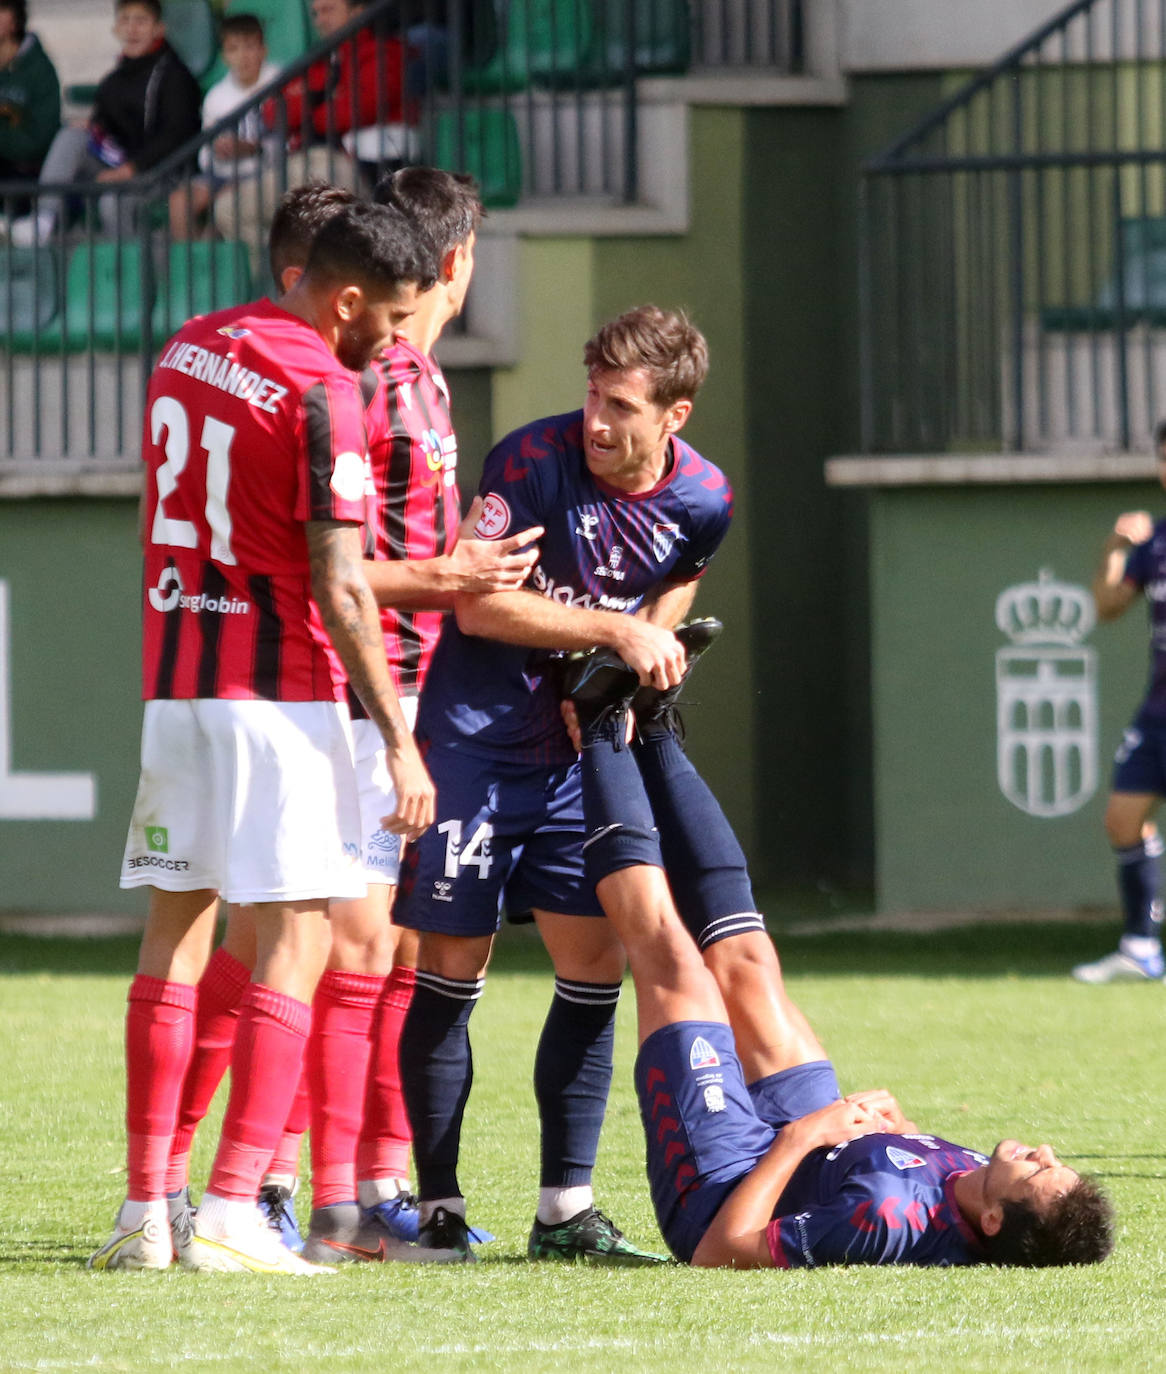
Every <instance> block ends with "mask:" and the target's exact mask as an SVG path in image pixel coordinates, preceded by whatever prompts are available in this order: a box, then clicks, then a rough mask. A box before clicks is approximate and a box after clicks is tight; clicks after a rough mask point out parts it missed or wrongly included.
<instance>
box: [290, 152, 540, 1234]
mask: <svg viewBox="0 0 1166 1374" xmlns="http://www.w3.org/2000/svg"><path fill="white" fill-rule="evenodd" d="M374 198H375V199H377V200H378V201H381V202H382V203H385V204H389V205H392V206H394V207H395V208H397V209H399V210H401V211H402V212H403V213H405V214H406V215H407V216H408V217H409V219H410V221H411V222H412V223H413V224H414V225H415V226H416V227H417V228H418V231H419V232H420V233H421V235H422V236H423V237H424V238H425V240H426V241H427V242H428V243H429V245H430V246H431V247H432V249H433V251H434V256H435V259H436V261H437V264H438V278H437V284H436V285H435V286H434V287H433V288H432V289H431V290H430V291H428V292H426V293H425V294H424V295H423V296H422V298H421V302H420V304H419V305H418V308H417V310H416V311H415V312H414V314H413V315H412V316H411V317H410V321H409V326H408V328H407V329H404V330H402V331H401V333H400V334H399V335H398V336H397V340H396V342H395V343H394V345H393V347H392V348H391V349H389V350H388V351H387V352H385V353H384V354H382V355H381V357H379V358H378V359H377V360H376V361H375V362H374V364H373V366H372V368H371V369H370V372H371V373H372V374H373V375H372V376H370V374H369V373H366V374H365V377H364V379H363V380H364V382H365V384H366V386H367V388H368V391H367V394H368V395H369V397H370V400H369V409H368V431H369V454H370V460H371V466H372V487H373V498H372V502H371V510H370V518H369V523H368V530H367V534H366V550H365V551H366V555H367V556H368V558H369V559H371V561H370V562H367V563H366V565H365V573H366V576H367V577H368V579H369V584H370V586H371V587H372V589H373V592H374V594H375V595H376V598H377V601H378V602H379V604H380V605H381V607H382V611H381V622H382V628H383V630H384V635H385V649H386V654H387V656H388V661H389V666H390V670H391V671H392V673H393V677H394V681H395V682H396V685H397V690H398V693H399V694H400V696H401V700H402V705H403V707H404V709H405V710H406V713H407V714H409V715H410V718H412V714H413V711H414V710H415V707H416V699H417V695H418V693H419V691H420V689H421V686H422V683H423V682H424V678H425V674H426V671H427V669H428V666H429V660H430V657H431V655H432V652H433V647H434V644H435V643H436V640H437V636H438V633H439V631H440V628H441V623H442V620H443V617H444V614H445V612H446V611H447V610H448V609H449V608H450V607H451V606H452V602H453V596H454V594H455V593H457V592H464V591H477V592H487V591H490V590H493V591H503V590H507V589H509V590H515V589H517V588H518V587H520V586H521V585H522V583H523V582H524V581H525V580H526V577H527V575H528V573H529V571H530V569H531V567H532V566H533V563H534V561H535V558H536V557H537V547H536V546H535V545H534V541H535V540H536V539H537V538H538V536H539V535H540V534H541V533H542V530H541V528H539V527H535V528H532V529H527V530H524V531H522V532H520V533H517V534H515V535H514V536H512V537H511V538H509V539H507V540H502V541H499V542H498V543H497V544H496V545H495V546H494V549H493V552H492V553H484V552H483V541H481V540H477V539H473V538H472V537H471V531H472V529H473V525H474V523H475V522H476V519H477V515H478V513H479V511H480V502H479V503H476V504H475V507H474V510H473V511H471V514H470V517H469V520H468V522H467V523H466V525H465V526H464V527H463V529H462V533H463V534H464V536H465V537H464V539H462V538H458V532H459V530H458V527H459V521H460V498H459V494H458V488H457V473H456V464H457V441H456V439H455V437H454V430H453V423H452V420H451V418H450V413H449V390H448V388H447V386H446V382H445V378H444V376H443V374H442V371H441V368H440V366H439V365H438V363H437V361H436V359H435V358H434V357H433V349H434V347H435V345H436V344H437V341H438V339H439V338H440V336H441V333H442V331H443V330H444V328H445V326H446V325H447V324H448V323H449V322H450V321H451V320H452V319H454V318H455V317H456V316H457V315H458V314H459V313H460V312H461V310H462V307H463V305H464V302H465V297H466V292H467V289H468V287H469V284H470V278H471V276H472V274H473V269H474V246H475V240H476V235H477V230H478V225H479V223H480V220H481V215H482V207H481V203H480V201H479V199H478V195H477V191H476V188H475V186H474V184H473V182H472V181H471V180H470V179H469V178H466V177H458V176H454V175H452V174H451V173H449V172H445V171H441V170H439V169H437V168H433V167H409V168H405V169H403V170H401V171H399V172H397V173H396V174H395V175H394V176H392V177H390V178H387V179H386V180H385V181H384V182H382V183H381V184H380V185H379V186H378V188H377V191H376V193H375V196H374ZM374 382H375V386H373V385H372V383H374ZM487 547H488V546H487ZM349 705H350V709H351V711H352V715H353V735H354V742H355V750H356V754H355V757H356V768H357V778H358V782H359V785H360V791H361V814H362V819H363V825H364V834H363V843H362V852H361V859H362V864H363V868H364V876H365V879H366V881H367V882H368V895H367V897H365V898H363V899H356V900H347V901H335V902H333V903H332V906H331V925H332V950H331V954H330V955H329V960H328V970H327V972H326V973H325V975H324V977H323V979H322V980H321V983H320V988H319V990H318V992H317V994H316V1001H315V1006H314V1015H313V1029H312V1039H311V1044H310V1049H309V1055H308V1065H309V1072H310V1079H311V1093H310V1096H311V1103H312V1133H311V1154H312V1202H313V1211H312V1218H311V1229H310V1233H309V1236H308V1240H307V1244H306V1246H305V1249H304V1254H305V1256H307V1257H309V1258H313V1259H316V1260H323V1261H328V1260H336V1259H341V1260H344V1259H352V1260H360V1259H377V1258H382V1257H385V1256H386V1255H387V1254H389V1253H399V1251H397V1249H396V1247H395V1246H394V1242H395V1241H400V1240H414V1239H416V1236H417V1226H418V1214H417V1209H416V1205H415V1203H414V1201H413V1198H412V1196H411V1194H410V1193H409V1190H408V1177H409V1154H410V1145H411V1132H410V1130H409V1124H408V1117H407V1115H406V1112H405V1106H404V1100H403V1095H402V1090H401V1081H400V1069H399V1067H398V1058H399V1041H400V1034H401V1028H402V1026H403V1024H404V1019H405V1014H406V1012H407V1011H408V1008H409V1003H410V1000H411V996H412V990H413V971H414V966H415V964H416V945H417V941H416V936H415V935H414V933H413V932H412V931H407V930H403V929H401V928H399V927H395V926H393V925H392V924H391V923H390V911H391V907H392V901H393V897H394V894H395V891H396V881H397V873H398V868H399V861H400V841H399V839H398V838H397V837H396V836H394V835H392V834H390V833H388V832H386V831H385V830H384V829H383V828H382V827H381V826H380V824H379V822H378V820H377V817H378V816H379V815H380V814H381V812H382V811H383V810H384V807H385V797H384V787H385V775H384V767H383V761H382V747H381V744H380V741H379V738H378V737H377V734H376V731H375V729H374V728H373V726H372V723H371V722H370V721H369V720H368V719H367V718H366V713H365V712H364V711H363V710H362V708H361V704H360V702H359V701H358V700H357V699H355V698H354V697H352V696H351V694H350V701H349ZM366 1064H367V1085H366V1081H365V1075H364V1074H363V1073H362V1068H363V1066H364V1065H366ZM366 1086H367V1091H366Z"/></svg>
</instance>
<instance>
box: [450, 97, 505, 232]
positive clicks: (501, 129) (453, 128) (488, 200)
mask: <svg viewBox="0 0 1166 1374" xmlns="http://www.w3.org/2000/svg"><path fill="white" fill-rule="evenodd" d="M433 161H434V164H435V165H436V166H438V167H444V168H445V169H446V171H449V172H468V173H469V174H470V176H472V177H473V178H474V179H475V180H476V181H477V183H478V188H479V192H480V194H481V197H482V204H483V205H485V206H487V207H488V208H492V209H504V208H506V207H508V206H512V205H516V204H517V203H518V198H519V196H520V195H521V194H522V152H521V150H520V148H519V146H518V126H517V124H516V123H515V122H514V116H513V115H512V114H511V113H510V111H509V110H502V109H494V108H489V107H487V108H480V107H477V106H473V107H470V108H468V109H463V110H462V124H461V145H460V150H459V141H458V118H457V114H456V113H455V112H454V111H452V110H443V111H441V113H440V114H438V116H437V126H436V130H435V135H434V152H433Z"/></svg>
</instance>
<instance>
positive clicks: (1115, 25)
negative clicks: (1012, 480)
mask: <svg viewBox="0 0 1166 1374" xmlns="http://www.w3.org/2000/svg"><path fill="white" fill-rule="evenodd" d="M860 294H861V304H862V363H861V366H862V398H863V414H862V421H863V446H864V448H865V449H866V450H867V451H870V452H889V451H896V452H931V453H941V452H945V451H950V452H969V451H976V450H981V451H988V450H995V451H1001V450H1003V451H1016V452H1021V451H1048V450H1052V449H1057V450H1074V449H1076V450H1078V451H1087V452H1089V451H1091V452H1103V451H1121V450H1129V449H1131V448H1138V447H1143V446H1145V445H1146V444H1147V442H1148V440H1149V436H1150V434H1151V432H1152V429H1153V426H1154V424H1155V423H1156V421H1157V419H1158V418H1160V415H1161V412H1162V410H1163V409H1164V408H1166V0H1077V2H1076V3H1074V4H1071V5H1068V6H1067V7H1066V8H1065V9H1064V10H1062V11H1061V12H1060V13H1058V14H1057V15H1056V16H1055V17H1054V18H1052V19H1051V20H1050V21H1049V22H1048V23H1047V24H1045V25H1044V26H1043V27H1042V28H1041V29H1040V30H1038V31H1037V32H1036V33H1034V34H1033V35H1032V36H1031V37H1030V38H1028V39H1027V40H1026V41H1025V42H1023V43H1021V44H1020V45H1018V46H1017V47H1016V48H1015V49H1014V50H1013V51H1011V52H1009V53H1008V54H1006V55H1005V56H1004V57H1003V58H1002V59H1001V61H1000V62H998V63H997V64H996V65H995V66H993V67H992V68H990V69H988V70H987V71H985V72H983V73H981V74H980V75H979V76H977V77H976V78H974V79H973V80H971V81H969V82H967V83H966V84H965V85H963V86H961V87H960V88H959V89H958V90H956V91H955V92H954V93H953V95H952V96H951V98H950V99H948V100H947V101H946V102H944V103H943V104H942V105H941V106H940V107H939V108H938V109H937V110H935V111H934V112H933V113H932V114H931V115H930V116H929V117H928V118H927V119H925V120H924V121H922V122H921V123H920V124H919V125H918V126H917V127H916V128H914V129H912V130H911V131H910V132H909V133H907V134H906V135H905V136H904V137H903V138H901V139H899V140H898V141H897V142H896V143H895V144H894V145H893V146H892V147H890V148H889V149H887V150H886V151H885V152H884V153H882V154H881V155H880V156H878V157H876V158H874V159H872V160H871V161H870V162H868V163H867V165H866V166H865V167H864V169H863V176H862V186H861V225H860Z"/></svg>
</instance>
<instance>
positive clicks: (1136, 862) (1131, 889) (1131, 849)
mask: <svg viewBox="0 0 1166 1374" xmlns="http://www.w3.org/2000/svg"><path fill="white" fill-rule="evenodd" d="M1113 852H1114V854H1115V855H1116V856H1117V885H1118V889H1119V891H1120V892H1121V906H1122V913H1123V914H1124V916H1125V931H1124V933H1125V934H1126V935H1140V936H1148V937H1149V938H1150V939H1152V940H1157V939H1158V938H1159V937H1160V935H1161V928H1162V903H1161V900H1160V897H1159V893H1160V891H1161V875H1160V873H1159V866H1158V859H1159V857H1160V856H1161V854H1162V840H1161V838H1160V837H1159V836H1158V835H1151V836H1149V837H1148V838H1147V839H1146V840H1144V841H1142V842H1141V843H1139V844H1131V845H1129V846H1128V847H1127V848H1125V849H1118V848H1115V849H1114V851H1113Z"/></svg>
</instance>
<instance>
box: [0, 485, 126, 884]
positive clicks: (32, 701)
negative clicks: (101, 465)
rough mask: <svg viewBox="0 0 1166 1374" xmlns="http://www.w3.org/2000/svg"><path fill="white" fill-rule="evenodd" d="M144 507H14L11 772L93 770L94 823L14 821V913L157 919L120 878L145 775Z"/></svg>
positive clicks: (1, 652) (2, 551)
mask: <svg viewBox="0 0 1166 1374" xmlns="http://www.w3.org/2000/svg"><path fill="white" fill-rule="evenodd" d="M136 524H137V507H136V502H133V501H101V500H90V501H5V502H0V578H2V579H3V580H4V581H6V582H7V583H8V591H9V606H10V634H9V643H8V644H7V645H2V646H0V658H5V659H6V660H7V662H8V663H9V665H10V674H11V683H12V692H11V702H10V722H11V725H10V746H11V753H10V764H9V767H10V771H15V772H22V773H23V772H32V773H44V772H67V773H77V772H86V773H92V774H94V776H95V778H96V782H97V808H96V816H95V818H94V819H93V820H91V821H84V820H76V821H35V820H0V878H2V885H0V909H9V910H13V909H15V910H30V911H32V910H44V911H144V909H145V899H144V898H143V896H142V894H140V893H136V894H129V893H122V892H120V891H119V890H118V886H117V878H118V871H119V867H120V861H121V852H122V847H123V845H124V844H125V832H126V825H127V823H128V821H129V815H130V808H131V806H132V804H133V796H134V788H135V786H136V784H137V775H138V732H139V728H140V724H141V708H140V705H139V701H138V695H139V690H140V687H139V683H140V677H139V666H138V664H139V660H138V653H139V637H138V603H139V596H140V560H139V556H138V544H137V534H136Z"/></svg>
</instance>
